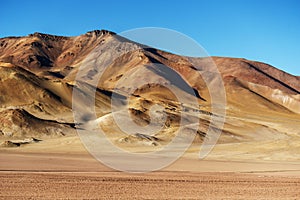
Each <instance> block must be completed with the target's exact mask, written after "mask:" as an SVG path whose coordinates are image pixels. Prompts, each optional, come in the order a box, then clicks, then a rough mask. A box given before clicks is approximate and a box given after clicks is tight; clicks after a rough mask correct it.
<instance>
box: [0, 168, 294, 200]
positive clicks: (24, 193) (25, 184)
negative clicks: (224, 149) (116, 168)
mask: <svg viewBox="0 0 300 200" xmlns="http://www.w3.org/2000/svg"><path fill="white" fill-rule="evenodd" d="M0 178H1V184H0V186H1V195H0V196H1V198H2V199H289V200H290V199H299V197H300V190H299V188H300V180H299V179H296V178H286V177H265V176H257V175H247V174H234V173H187V172H180V173H177V172H156V173H151V174H126V173H120V172H97V173H95V172H76V173H74V172H28V171H27V172H24V171H23V172H3V171H2V172H1V173H0Z"/></svg>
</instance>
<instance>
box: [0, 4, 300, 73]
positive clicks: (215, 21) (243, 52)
mask: <svg viewBox="0 0 300 200" xmlns="http://www.w3.org/2000/svg"><path fill="white" fill-rule="evenodd" d="M0 8H1V11H0V37H6V36H23V35H28V34H30V33H33V32H43V33H49V34H56V35H68V36H73V35H80V34H83V33H85V32H87V31H90V30H94V29H107V30H111V31H113V32H116V33H119V32H122V31H126V30H128V29H133V28H140V27H163V28H169V29H174V30H176V31H179V32H181V33H183V34H186V35H188V36H189V37H191V38H193V39H195V40H196V41H197V42H198V43H199V44H201V45H202V46H203V47H204V48H205V49H206V51H207V52H208V53H209V54H210V55H213V56H227V57H240V58H247V59H251V60H257V61H262V62H266V63H268V64H271V65H273V66H275V67H277V68H279V69H282V70H284V71H287V72H289V73H291V74H294V75H298V76H299V75H300V1H299V0H219V1H216V0H206V1H203V0H194V1H188V0H186V1H183V0H181V1H179V0H152V1H143V0H127V1H125V0H115V1H110V0H105V1H102V0H98V1H88V0H85V1H84V0H81V1H80V0H73V1H71V0H70V1H63V0H61V1H59V0H53V1H43V0H28V1H22V0H20V1H16V0H0Z"/></svg>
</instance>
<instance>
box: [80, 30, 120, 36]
mask: <svg viewBox="0 0 300 200" xmlns="http://www.w3.org/2000/svg"><path fill="white" fill-rule="evenodd" d="M108 34H110V35H115V34H116V33H114V32H112V31H108V30H92V31H88V32H87V33H86V34H85V35H87V36H102V35H108Z"/></svg>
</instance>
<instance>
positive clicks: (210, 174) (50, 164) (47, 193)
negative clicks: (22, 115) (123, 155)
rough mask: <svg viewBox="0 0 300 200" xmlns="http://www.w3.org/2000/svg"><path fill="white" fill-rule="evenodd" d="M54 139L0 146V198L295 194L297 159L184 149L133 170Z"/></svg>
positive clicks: (298, 195)
mask: <svg viewBox="0 0 300 200" xmlns="http://www.w3.org/2000/svg"><path fill="white" fill-rule="evenodd" d="M57 142H58V140H53V141H51V140H49V141H48V142H47V145H45V143H38V144H33V145H28V146H24V147H21V148H2V149H0V178H1V181H0V199H289V200H290V199H300V163H299V162H282V161H280V162H279V161H276V162H275V161H265V160H261V161H259V160H257V159H256V160H252V161H251V160H244V161H243V160H240V161H238V160H236V161H232V160H231V161H230V160H229V159H228V160H214V159H213V158H214V157H213V156H212V157H208V158H207V159H205V160H197V159H195V158H193V156H192V155H193V154H189V155H186V156H185V157H183V158H180V159H179V160H177V161H176V162H174V163H173V164H172V165H170V166H168V167H166V168H164V169H162V170H160V171H158V172H151V173H138V174H137V173H135V174H134V173H125V172H117V171H115V170H112V169H110V168H108V167H106V166H104V165H103V164H101V163H100V162H98V161H96V160H95V159H94V158H93V157H92V156H91V155H90V154H89V153H87V152H86V151H85V149H84V147H83V146H82V145H81V144H80V142H79V141H78V139H76V138H66V139H63V140H62V139H60V140H59V142H60V145H59V144H58V143H57ZM215 154H216V153H215Z"/></svg>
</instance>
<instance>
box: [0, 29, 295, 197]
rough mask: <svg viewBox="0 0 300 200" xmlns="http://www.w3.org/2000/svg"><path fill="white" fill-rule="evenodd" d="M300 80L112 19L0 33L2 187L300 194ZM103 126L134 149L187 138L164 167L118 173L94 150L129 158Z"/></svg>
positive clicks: (23, 193) (14, 192)
mask: <svg viewBox="0 0 300 200" xmlns="http://www.w3.org/2000/svg"><path fill="white" fill-rule="evenodd" d="M214 66H216V67H217V69H218V70H216V68H214ZM129 72H130V73H129ZM78 74H79V75H78ZM99 74H101V77H100V78H99V77H98V75H99ZM218 80H222V83H220V82H218ZM222 88H223V89H224V91H223V90H222ZM74 91H75V92H74ZM299 91H300V77H297V76H293V75H291V74H287V73H285V72H283V71H281V70H279V69H276V68H275V67H273V66H270V65H268V64H265V63H260V62H256V61H250V60H247V59H243V58H224V57H212V58H190V57H184V56H179V55H174V54H171V53H168V52H164V51H161V50H157V49H153V48H151V47H147V46H144V45H142V44H137V43H135V42H133V41H129V40H127V39H126V38H122V37H120V36H118V35H116V34H115V33H112V32H109V31H104V30H102V31H98V30H96V31H91V32H88V33H86V34H83V35H80V36H76V37H64V36H54V35H48V34H42V33H34V34H30V35H28V36H25V37H8V38H1V39H0V94H1V97H0V176H1V181H0V198H1V199H300V193H299V188H300V157H299V153H300V142H299V141H300V92H299ZM174 93H176V94H177V96H176V95H175V94H174ZM76 94H77V96H76ZM213 94H215V95H216V96H217V98H216V97H215V98H213V96H214V95H213ZM178 96H180V97H181V99H180V98H178ZM114 97H115V99H117V100H118V102H117V104H116V105H113V106H112V105H111V100H112V99H113V98H114ZM126 97H127V99H128V102H127V101H125V99H126ZM223 97H224V99H223ZM225 97H226V98H225ZM191 99H193V100H194V101H191ZM155 106H156V107H155ZM157 108H163V110H159V109H157ZM162 114H165V118H164V117H163V116H162ZM116 117H118V118H116ZM116 119H118V120H119V121H118V120H116ZM222 120H224V121H223V122H224V126H222V125H223V124H222V123H220V122H222ZM117 122H121V125H122V124H123V125H124V127H123V128H128V130H127V129H126V130H125V131H124V129H122V128H121V127H120V126H119V125H120V123H119V124H118V123H117ZM161 122H163V124H161ZM181 123H183V125H182V124H181ZM220 124H221V125H220ZM147 125H151V128H152V129H151V130H158V131H156V132H154V133H151V134H150V133H148V132H149V131H148V132H147V131H145V127H147ZM135 126H138V127H139V129H134V128H133V127H135ZM76 128H77V129H76ZM181 128H182V129H181ZM100 129H101V130H102V131H103V132H104V133H105V134H104V135H105V140H106V139H108V141H109V142H111V143H112V144H114V145H115V146H116V147H118V148H120V149H122V150H124V152H125V151H129V152H131V153H137V154H138V153H142V152H155V151H158V150H160V149H163V148H164V147H166V146H168V144H170V143H172V141H173V140H174V138H179V140H178V141H179V142H178V143H177V146H176V145H175V146H174V148H173V149H171V151H170V155H167V156H166V155H164V156H165V157H164V156H162V157H158V158H159V159H161V160H163V159H166V158H168V156H171V154H172V153H174V152H178V151H181V150H182V149H180V148H179V147H180V145H185V144H187V143H189V142H191V146H189V148H188V149H187V151H186V152H185V153H184V155H183V156H182V157H180V158H179V159H178V160H177V161H175V162H174V163H172V164H171V165H168V166H166V167H165V168H162V169H160V170H159V171H156V172H151V173H125V172H118V171H116V170H114V169H111V168H109V167H106V166H105V165H103V164H101V163H100V162H98V161H97V160H96V159H95V158H94V157H93V156H92V155H90V153H89V152H92V153H93V155H96V154H97V151H98V153H99V151H100V152H101V153H104V154H105V153H107V154H106V156H107V157H108V158H109V159H110V160H111V161H120V163H121V164H124V165H126V164H128V163H127V162H128V160H127V157H120V156H119V155H117V154H115V152H114V151H113V149H111V148H110V147H111V146H108V145H107V144H108V143H103V144H102V143H97V142H99V141H100V142H101V141H103V140H101V139H103V138H104V137H103V136H102V137H100V136H99V135H96V136H95V135H93V134H94V133H95V132H96V131H95V130H100ZM131 129H132V130H133V133H134V134H129V132H130V131H132V130H131ZM179 129H180V130H181V132H180V134H178V133H177V130H179ZM78 130H80V131H82V132H81V133H80V132H79V134H77V133H78V132H77V131H78ZM209 130H210V131H209ZM218 133H220V137H219V138H217V139H218V140H217V143H216V145H215V146H214V148H213V149H212V151H211V152H210V154H209V155H208V156H207V157H205V159H199V151H200V148H203V149H204V150H210V145H207V144H206V143H205V142H206V141H210V140H211V138H215V137H217V136H218ZM92 136H93V137H92ZM98 136H99V137H98ZM99 138H100V140H99ZM190 138H192V140H190ZM94 139H95V140H94ZM83 143H84V144H83ZM109 144H110V143H109ZM202 144H205V145H203V146H202V147H201V145H202ZM95 152H96V153H95ZM130 164H131V166H132V163H129V165H128V167H129V168H128V169H129V170H130Z"/></svg>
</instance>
